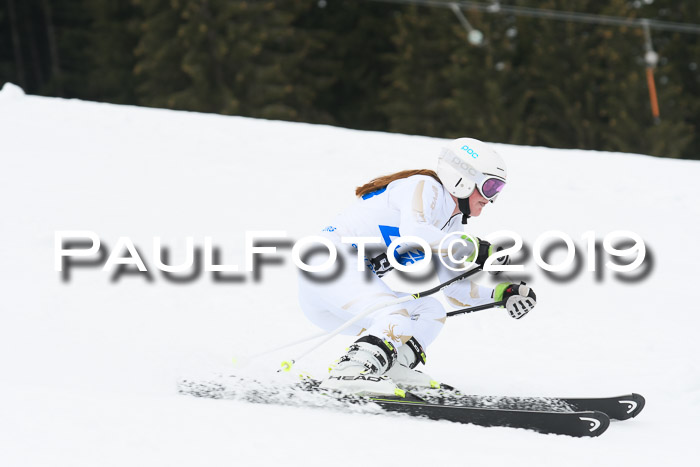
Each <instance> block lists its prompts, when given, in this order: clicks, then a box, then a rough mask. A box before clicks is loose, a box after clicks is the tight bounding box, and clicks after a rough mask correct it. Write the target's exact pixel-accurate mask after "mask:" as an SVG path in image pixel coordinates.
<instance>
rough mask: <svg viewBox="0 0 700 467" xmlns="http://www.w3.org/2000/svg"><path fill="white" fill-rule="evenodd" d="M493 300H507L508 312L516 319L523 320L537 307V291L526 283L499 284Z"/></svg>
mask: <svg viewBox="0 0 700 467" xmlns="http://www.w3.org/2000/svg"><path fill="white" fill-rule="evenodd" d="M493 299H494V301H496V302H500V301H502V300H505V302H506V304H505V308H506V310H508V313H509V314H510V316H511V317H512V318H515V319H520V318H522V317H523V316H525V315H526V314H527V312H528V311H530V310H532V309H533V308H535V305H537V295H535V291H534V290H532V289H531V288H530V287H528V286H527V285H525V283H524V282H521V283H520V284H511V283H508V282H503V283H501V284H498V285H497V286H496V290H494V293H493Z"/></svg>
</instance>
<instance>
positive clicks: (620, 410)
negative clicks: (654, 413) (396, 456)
mask: <svg viewBox="0 0 700 467" xmlns="http://www.w3.org/2000/svg"><path fill="white" fill-rule="evenodd" d="M407 389H410V390H411V392H413V393H414V394H416V395H417V396H419V397H420V398H422V399H424V400H426V401H428V402H432V403H434V404H442V405H457V406H470V407H482V408H484V407H492V408H519V409H525V410H540V411H554V412H567V411H568V412H580V411H598V412H603V413H605V414H606V415H607V416H608V417H610V418H611V419H614V420H628V419H630V418H634V417H636V416H637V415H639V413H640V412H641V411H642V409H644V405H645V403H646V401H645V399H644V397H643V396H642V395H640V394H636V393H632V394H626V395H622V396H615V397H599V398H571V397H495V396H479V395H466V394H462V393H461V392H460V391H458V390H457V389H455V388H453V387H452V386H448V385H441V387H440V388H437V389H432V388H407Z"/></svg>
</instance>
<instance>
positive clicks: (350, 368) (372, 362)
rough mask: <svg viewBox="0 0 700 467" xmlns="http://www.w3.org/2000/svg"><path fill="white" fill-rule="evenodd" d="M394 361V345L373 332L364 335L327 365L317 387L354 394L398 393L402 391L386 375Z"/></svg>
mask: <svg viewBox="0 0 700 467" xmlns="http://www.w3.org/2000/svg"><path fill="white" fill-rule="evenodd" d="M395 362H396V347H394V345H393V344H392V343H391V342H389V341H387V340H382V339H380V338H378V337H375V336H370V335H368V336H364V337H361V338H359V339H358V340H357V341H355V343H354V344H352V345H351V346H350V347H349V348H348V351H347V353H346V354H345V355H343V356H342V357H340V359H339V360H338V362H337V363H336V364H335V365H333V366H331V367H330V368H329V372H330V375H329V376H328V378H327V379H325V380H324V381H323V382H322V383H321V385H320V387H321V388H327V389H335V390H338V391H343V392H348V393H352V394H356V395H389V396H396V395H398V396H401V395H402V394H403V391H402V390H401V389H399V388H398V387H397V386H396V383H394V382H393V381H392V380H391V378H389V377H388V376H386V374H385V373H386V372H387V370H389V369H390V368H391V367H392V366H393V365H394V363H395Z"/></svg>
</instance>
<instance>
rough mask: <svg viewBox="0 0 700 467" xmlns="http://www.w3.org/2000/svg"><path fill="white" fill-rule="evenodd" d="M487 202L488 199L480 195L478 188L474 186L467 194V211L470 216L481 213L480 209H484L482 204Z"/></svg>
mask: <svg viewBox="0 0 700 467" xmlns="http://www.w3.org/2000/svg"><path fill="white" fill-rule="evenodd" d="M488 202H489V200H487V199H486V198H484V197H483V196H481V193H479V190H477V189H476V188H475V189H474V192H473V193H472V194H471V195H470V196H469V213H470V214H471V215H472V217H476V216H478V215H479V214H481V210H482V209H484V206H486V204H487V203H488Z"/></svg>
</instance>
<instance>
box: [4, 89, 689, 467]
mask: <svg viewBox="0 0 700 467" xmlns="http://www.w3.org/2000/svg"><path fill="white" fill-rule="evenodd" d="M472 136H476V137H478V135H472ZM440 144H441V141H440V140H437V139H432V138H426V137H416V136H406V135H398V134H383V133H373V132H362V131H353V130H347V129H341V128H333V127H328V126H319V125H309V124H299V123H286V122H275V121H264V120H254V119H248V118H240V117H223V116H216V115H204V114H196V113H188V112H173V111H166V110H156V109H146V108H136V107H127V106H115V105H108V104H99V103H91V102H82V101H77V100H63V99H53V98H43V97H33V96H25V95H24V93H23V92H22V91H21V90H20V89H19V88H17V87H15V86H13V85H10V84H6V85H5V86H4V87H3V89H2V91H1V92H0V200H1V201H0V225H1V229H0V231H1V232H2V245H1V246H0V264H2V269H1V270H0V362H1V363H2V364H1V366H0V464H1V465H4V466H37V465H52V466H94V465H100V466H111V465H115V466H117V465H119V466H122V465H130V466H131V465H144V466H160V465H163V466H166V465H167V466H177V465H274V464H278V463H279V464H283V465H327V464H328V463H331V462H332V463H333V464H336V465H357V464H358V462H363V463H365V462H372V463H379V462H382V463H387V462H391V463H392V465H401V464H406V463H410V465H420V464H423V463H425V464H428V463H430V464H432V465H436V464H442V465H466V464H472V465H519V466H526V465H538V466H542V465H557V466H561V465H567V466H572V465H590V464H591V463H592V462H597V463H599V464H601V465H612V464H614V465H635V466H638V465H649V466H651V465H659V464H660V463H661V462H664V463H666V464H669V465H683V464H689V463H690V462H692V459H695V458H696V457H697V455H698V454H699V452H698V451H699V450H698V447H697V442H696V441H694V440H697V436H698V435H699V434H700V430H699V428H700V426H699V424H698V421H697V420H698V419H699V417H700V361H699V357H698V354H699V353H700V352H699V351H700V345H699V344H698V338H697V334H698V331H699V328H700V326H699V325H700V317H699V316H698V307H697V304H696V302H695V299H694V290H695V287H696V286H697V284H698V283H700V273H699V272H698V269H697V268H696V267H695V263H697V260H698V259H699V258H698V254H697V252H696V251H695V246H696V245H697V239H698V237H699V236H700V221H699V220H698V219H699V218H700V203H699V202H698V201H699V200H700V196H699V195H700V183H698V182H697V181H698V180H700V163H698V162H695V161H677V160H664V159H658V158H652V157H648V156H641V155H631V154H619V153H604V152H593V151H573V150H553V149H547V148H536V147H519V146H510V145H497V149H498V150H499V151H500V152H501V153H502V155H503V156H504V158H505V159H506V162H507V164H508V170H509V183H508V187H507V188H506V190H505V191H504V192H503V194H502V195H501V196H500V198H499V200H498V202H497V203H495V204H493V205H489V206H487V207H486V208H485V211H484V214H483V215H482V216H481V217H480V218H478V219H474V220H473V221H471V222H470V224H469V226H470V232H471V233H473V234H476V235H486V234H487V233H489V232H493V231H496V230H502V229H508V230H513V231H516V232H518V233H519V234H520V235H522V237H523V238H524V240H525V242H526V244H527V245H529V246H530V248H531V247H532V245H533V243H534V241H535V240H536V238H537V237H538V236H540V235H541V234H542V233H544V232H545V231H548V230H553V229H554V230H560V231H563V232H565V233H567V234H569V235H571V237H572V238H573V239H574V241H575V242H576V244H577V246H579V247H584V246H585V242H584V241H583V240H581V235H582V234H583V233H584V232H586V231H589V230H594V231H595V232H596V234H597V237H598V239H601V240H602V238H603V236H604V235H605V234H606V233H608V232H611V231H613V230H620V229H623V230H631V231H634V232H636V233H638V234H639V235H640V236H641V237H642V238H643V239H644V241H645V243H646V245H647V247H648V250H649V256H650V257H649V258H648V259H647V262H646V263H645V264H646V265H647V266H650V272H649V274H648V275H647V276H646V277H645V278H644V279H642V280H638V281H634V282H625V281H622V280H620V279H619V278H616V277H615V275H614V274H613V273H612V272H611V271H609V270H607V269H604V268H603V269H602V271H603V273H602V278H601V279H600V280H596V275H595V273H592V272H588V271H586V268H585V263H583V267H582V269H581V270H580V271H579V272H578V273H576V274H574V275H573V278H571V279H569V280H567V281H563V282H562V281H556V280H553V279H552V278H551V277H549V276H547V275H546V274H544V273H543V272H542V270H541V269H540V268H538V267H537V266H536V265H535V264H534V262H533V260H532V255H531V253H530V254H529V255H528V256H527V258H528V262H527V263H526V269H527V273H528V275H529V276H530V280H531V284H532V285H533V287H534V288H535V290H536V291H537V295H538V299H539V306H538V307H537V309H536V310H535V311H533V312H532V313H531V314H530V315H528V316H527V317H526V318H524V319H522V320H517V321H516V320H512V319H510V318H509V317H507V315H506V314H505V312H503V311H497V310H491V311H488V312H480V313H477V314H474V315H469V316H463V317H460V318H455V319H452V320H450V321H449V322H448V325H447V326H446V327H445V330H444V331H443V334H442V335H441V336H440V338H439V339H438V340H437V342H436V343H435V344H434V345H433V346H432V347H431V348H430V349H429V352H428V358H429V365H428V367H427V369H428V371H429V372H430V373H431V374H432V375H433V376H434V377H435V378H437V379H440V380H443V381H446V382H449V383H451V384H454V385H457V386H459V387H461V388H463V389H465V390H468V391H469V392H472V393H484V394H513V395H516V394H519V395H553V396H554V395H582V396H586V395H590V396H595V395H614V394H622V393H625V392H631V391H634V392H639V393H642V394H644V395H645V396H646V398H647V408H646V409H645V411H644V412H643V413H642V414H641V415H640V416H639V417H638V418H637V419H635V420H632V421H629V422H625V423H615V424H613V426H611V427H610V429H609V430H608V432H607V433H605V434H604V435H603V436H602V437H600V438H596V439H573V438H568V437H562V436H545V435H539V434H536V433H532V432H528V431H524V430H514V429H508V428H481V427H474V426H463V425H455V424H451V423H448V422H431V421H422V420H411V419H405V418H393V417H368V416H362V415H353V414H344V413H336V412H327V411H321V410H302V409H297V408H293V407H275V406H254V405H246V404H244V403H239V402H234V401H213V400H198V399H194V398H188V397H184V396H179V395H177V393H176V389H175V382H176V380H177V378H178V377H180V376H182V375H191V374H193V373H201V374H207V372H209V371H211V370H212V369H220V368H229V362H230V358H231V357H232V356H234V355H236V354H240V353H247V352H255V351H258V350H263V349H265V348H268V347H272V346H275V345H277V344H279V343H282V342H285V341H288V340H293V339H295V338H297V337H300V336H304V335H307V334H312V333H314V332H316V331H317V330H316V329H315V328H314V327H313V326H312V325H311V324H310V323H308V322H306V321H305V319H304V317H303V316H302V314H301V312H300V310H299V309H298V306H297V304H296V283H295V271H294V266H293V265H292V264H291V260H290V250H289V248H286V249H280V251H279V255H278V256H279V257H280V258H283V264H274V265H269V264H268V265H264V266H263V267H262V279H261V280H259V281H256V280H254V278H253V276H252V275H251V274H250V273H245V274H243V275H242V277H243V278H244V279H243V281H242V282H225V283H220V282H215V281H214V280H213V279H212V275H211V273H204V272H202V274H201V275H200V276H199V277H198V278H197V279H196V280H191V281H189V282H185V283H174V282H171V281H168V280H167V279H166V278H165V277H164V276H163V275H162V274H161V273H160V271H158V270H157V269H156V268H155V263H154V261H153V259H152V254H153V246H152V238H153V237H154V236H160V237H162V241H163V244H164V245H165V246H167V247H168V248H169V249H170V250H171V251H172V255H171V256H172V258H171V262H172V263H177V262H179V261H181V260H182V259H184V255H185V253H184V252H185V237H187V236H193V237H194V239H195V244H196V245H197V246H201V245H203V241H204V236H211V237H213V241H214V244H215V245H216V246H218V247H220V248H221V249H222V252H223V255H224V259H225V262H226V263H234V264H239V265H241V267H242V266H243V262H244V253H243V250H244V233H245V231H246V230H286V231H287V232H288V233H289V235H290V237H291V238H295V239H296V238H300V237H301V236H303V235H308V234H313V233H314V232H317V231H318V230H319V229H320V228H322V227H324V226H325V225H327V223H328V221H329V220H330V219H331V218H332V217H333V215H335V213H336V212H338V211H339V210H340V209H342V208H343V206H345V205H347V204H348V203H351V202H352V201H353V199H354V196H353V190H354V187H355V186H356V185H358V184H361V183H363V182H365V181H367V180H369V179H370V178H372V177H374V176H377V175H380V174H384V173H389V172H393V171H396V170H400V169H405V168H419V167H427V168H431V167H433V166H434V163H435V154H436V153H437V150H438V148H439V146H440ZM57 230H92V231H94V232H96V233H97V234H98V235H99V236H100V238H101V240H102V242H103V246H104V245H106V246H107V247H108V248H110V249H111V248H112V247H114V246H115V245H116V243H117V240H118V238H119V237H121V236H128V237H130V238H131V239H132V240H133V242H134V243H135V245H136V246H137V247H138V249H139V251H140V252H141V253H142V255H143V258H144V261H145V262H146V265H147V266H148V267H149V270H150V271H151V280H150V281H149V280H147V279H145V278H144V277H143V275H140V276H139V275H124V276H121V277H120V278H119V280H117V281H116V282H113V281H111V279H110V278H111V276H112V273H111V272H103V271H102V270H101V269H100V268H99V267H92V268H76V269H72V270H71V278H70V281H68V282H65V281H62V279H61V274H60V273H58V272H56V271H55V270H54V232H55V231H57ZM561 258H563V251H561V250H557V252H556V254H555V255H554V257H553V259H552V262H556V261H557V260H558V259H561ZM577 258H581V259H582V260H584V259H585V250H579V251H578V252H577ZM604 259H607V258H604ZM393 280H394V281H395V282H394V283H395V284H397V286H398V285H402V286H404V287H406V284H400V283H399V281H398V280H396V279H393ZM479 280H480V281H482V282H484V283H492V280H491V278H490V277H488V276H486V275H483V276H482V277H480V279H479ZM407 287H408V289H407V290H415V289H416V288H422V287H420V286H417V285H408V286H407ZM348 342H349V339H348V338H336V339H334V340H333V341H332V342H330V343H329V344H328V345H327V346H325V347H324V348H323V349H322V350H320V351H317V352H315V353H314V354H312V355H311V356H310V357H309V358H308V360H306V361H305V362H304V364H303V368H304V369H306V370H308V371H310V372H312V373H313V374H316V375H319V376H320V375H322V374H323V371H324V368H325V367H326V366H327V364H328V362H330V361H332V360H333V359H335V358H336V357H337V356H338V354H339V352H340V351H341V350H342V348H343V347H344V346H345V345H347V343H348ZM303 348H305V347H303V346H300V347H299V348H296V349H293V352H296V351H298V350H303ZM289 356H290V353H289V352H280V353H279V354H276V355H273V356H271V357H269V358H265V359H262V360H261V361H260V362H259V363H258V364H257V365H256V366H254V367H253V368H252V369H248V370H247V371H251V372H257V374H271V373H273V372H274V370H275V369H276V366H277V365H278V364H279V361H280V360H281V359H283V358H285V357H289ZM387 439H391V440H392V441H393V442H389V443H387Z"/></svg>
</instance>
